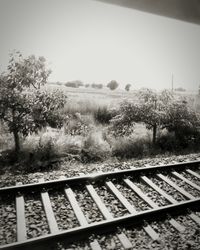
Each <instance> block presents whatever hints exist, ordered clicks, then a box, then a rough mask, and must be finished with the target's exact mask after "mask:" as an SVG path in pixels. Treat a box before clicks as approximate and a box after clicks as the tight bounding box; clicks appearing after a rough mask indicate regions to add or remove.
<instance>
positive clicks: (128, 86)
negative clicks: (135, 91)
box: [125, 83, 131, 91]
mask: <svg viewBox="0 0 200 250" xmlns="http://www.w3.org/2000/svg"><path fill="white" fill-rule="evenodd" d="M130 87H131V84H129V83H128V84H126V86H125V90H126V91H129V90H130Z"/></svg>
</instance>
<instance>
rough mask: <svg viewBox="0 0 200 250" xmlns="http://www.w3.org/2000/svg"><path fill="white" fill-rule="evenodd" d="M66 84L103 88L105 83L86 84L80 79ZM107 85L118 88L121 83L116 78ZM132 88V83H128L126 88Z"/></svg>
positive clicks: (68, 85) (75, 86) (111, 88)
mask: <svg viewBox="0 0 200 250" xmlns="http://www.w3.org/2000/svg"><path fill="white" fill-rule="evenodd" d="M56 84H58V85H61V83H59V82H57V83H56ZM65 86H66V87H72V88H79V87H83V86H85V87H86V88H88V87H91V88H94V89H102V88H103V84H101V83H92V84H89V83H86V84H84V83H83V82H82V81H79V80H76V81H70V82H66V83H65ZM106 86H107V88H109V89H110V90H115V89H117V88H118V86H119V83H118V82H117V81H115V80H112V81H110V82H109V83H108V84H107V85H106ZM130 88H131V84H129V83H128V84H126V86H125V90H126V91H129V90H130Z"/></svg>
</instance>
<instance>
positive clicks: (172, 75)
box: [172, 74, 174, 92]
mask: <svg viewBox="0 0 200 250" xmlns="http://www.w3.org/2000/svg"><path fill="white" fill-rule="evenodd" d="M172 92H174V74H172Z"/></svg>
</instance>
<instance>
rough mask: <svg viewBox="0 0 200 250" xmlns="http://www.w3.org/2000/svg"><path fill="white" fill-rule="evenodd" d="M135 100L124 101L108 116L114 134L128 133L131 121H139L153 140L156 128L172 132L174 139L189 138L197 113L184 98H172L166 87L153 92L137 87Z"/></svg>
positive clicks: (199, 119)
mask: <svg viewBox="0 0 200 250" xmlns="http://www.w3.org/2000/svg"><path fill="white" fill-rule="evenodd" d="M138 100H139V101H138V102H128V101H126V102H124V103H122V104H121V106H120V109H119V111H118V113H117V115H116V116H115V117H114V118H113V119H112V124H113V126H114V128H115V131H116V134H120V135H128V134H130V133H132V132H133V129H134V124H135V123H143V124H145V126H146V128H147V129H149V130H151V131H152V142H153V144H155V143H156V138H157V132H158V130H163V129H166V130H167V131H169V132H174V134H175V137H176V139H177V140H183V139H190V138H191V137H192V136H194V135H195V134H196V133H197V132H198V128H199V126H200V117H199V115H198V114H197V113H195V111H194V110H193V109H192V108H190V106H189V105H188V103H187V101H186V100H184V99H178V100H177V99H176V98H175V96H174V95H173V94H172V93H171V92H170V91H167V90H165V91H163V92H161V93H156V92H154V91H152V90H150V89H145V90H142V91H140V93H139V96H138Z"/></svg>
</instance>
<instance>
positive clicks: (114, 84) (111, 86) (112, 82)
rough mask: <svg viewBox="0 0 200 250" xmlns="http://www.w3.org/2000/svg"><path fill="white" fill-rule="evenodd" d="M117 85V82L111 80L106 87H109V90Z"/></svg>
mask: <svg viewBox="0 0 200 250" xmlns="http://www.w3.org/2000/svg"><path fill="white" fill-rule="evenodd" d="M118 86H119V83H118V82H117V81H115V80H112V81H110V82H109V83H108V84H107V87H108V88H109V89H110V90H115V89H116V88H117V87H118Z"/></svg>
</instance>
